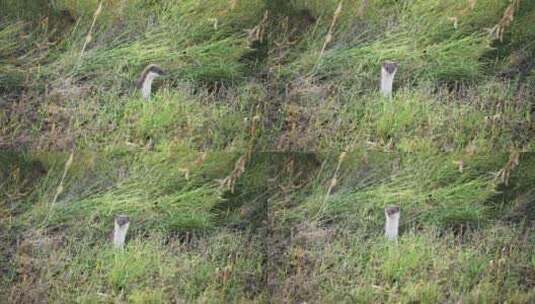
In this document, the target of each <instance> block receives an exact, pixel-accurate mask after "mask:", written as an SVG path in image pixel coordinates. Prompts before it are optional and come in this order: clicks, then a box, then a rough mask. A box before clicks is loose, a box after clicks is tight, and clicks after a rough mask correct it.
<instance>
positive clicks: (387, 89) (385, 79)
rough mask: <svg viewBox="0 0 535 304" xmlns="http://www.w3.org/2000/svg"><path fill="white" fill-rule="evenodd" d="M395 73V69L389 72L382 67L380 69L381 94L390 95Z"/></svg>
mask: <svg viewBox="0 0 535 304" xmlns="http://www.w3.org/2000/svg"><path fill="white" fill-rule="evenodd" d="M395 75H396V70H394V71H393V72H392V73H390V72H388V71H387V70H386V69H385V68H384V67H383V68H382V69H381V93H382V94H383V96H385V97H389V96H392V86H393V84H394V76H395Z"/></svg>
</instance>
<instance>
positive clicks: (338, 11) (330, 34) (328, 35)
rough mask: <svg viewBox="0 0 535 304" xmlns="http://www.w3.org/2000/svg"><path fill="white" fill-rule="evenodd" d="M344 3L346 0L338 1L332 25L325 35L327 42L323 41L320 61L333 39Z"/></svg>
mask: <svg viewBox="0 0 535 304" xmlns="http://www.w3.org/2000/svg"><path fill="white" fill-rule="evenodd" d="M343 3H344V0H341V1H340V2H339V3H338V7H337V8H336V11H335V12H334V16H333V20H332V22H331V26H330V27H329V31H328V32H327V36H326V37H325V42H324V43H323V47H322V48H321V52H320V55H319V58H318V61H319V60H320V59H321V57H322V56H323V53H324V52H325V49H327V46H328V45H329V43H331V41H332V39H333V32H334V27H335V26H336V21H337V20H338V18H339V17H340V14H341V13H342V7H343Z"/></svg>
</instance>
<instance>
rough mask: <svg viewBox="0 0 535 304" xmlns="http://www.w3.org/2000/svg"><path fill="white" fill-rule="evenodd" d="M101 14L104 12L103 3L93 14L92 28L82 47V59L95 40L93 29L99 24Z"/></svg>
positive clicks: (100, 3)
mask: <svg viewBox="0 0 535 304" xmlns="http://www.w3.org/2000/svg"><path fill="white" fill-rule="evenodd" d="M101 12H102V1H100V2H99V4H98V6H97V10H96V11H95V13H94V14H93V22H91V27H90V28H89V32H88V33H87V36H86V37H85V42H84V46H83V47H82V51H81V52H80V58H82V56H83V55H84V52H85V49H86V47H87V45H88V44H89V42H91V40H93V36H92V34H91V33H92V32H93V28H94V27H95V23H96V22H97V17H98V16H99V15H100V13H101Z"/></svg>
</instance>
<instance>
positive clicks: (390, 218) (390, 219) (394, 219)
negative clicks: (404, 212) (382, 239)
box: [385, 208, 400, 240]
mask: <svg viewBox="0 0 535 304" xmlns="http://www.w3.org/2000/svg"><path fill="white" fill-rule="evenodd" d="M399 215H400V210H399V208H386V209H385V216H386V224H385V236H386V238H387V239H389V240H396V239H397V237H398V230H399Z"/></svg>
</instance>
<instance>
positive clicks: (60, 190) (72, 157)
mask: <svg viewBox="0 0 535 304" xmlns="http://www.w3.org/2000/svg"><path fill="white" fill-rule="evenodd" d="M73 160H74V151H72V152H71V155H69V159H67V162H66V163H65V168H64V169H63V175H62V176H61V181H60V182H59V185H58V188H57V189H56V194H55V195H54V199H53V200H52V204H55V203H56V201H57V200H58V197H59V196H60V195H61V193H63V181H65V177H66V176H67V171H69V168H70V167H71V165H72V162H73Z"/></svg>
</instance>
